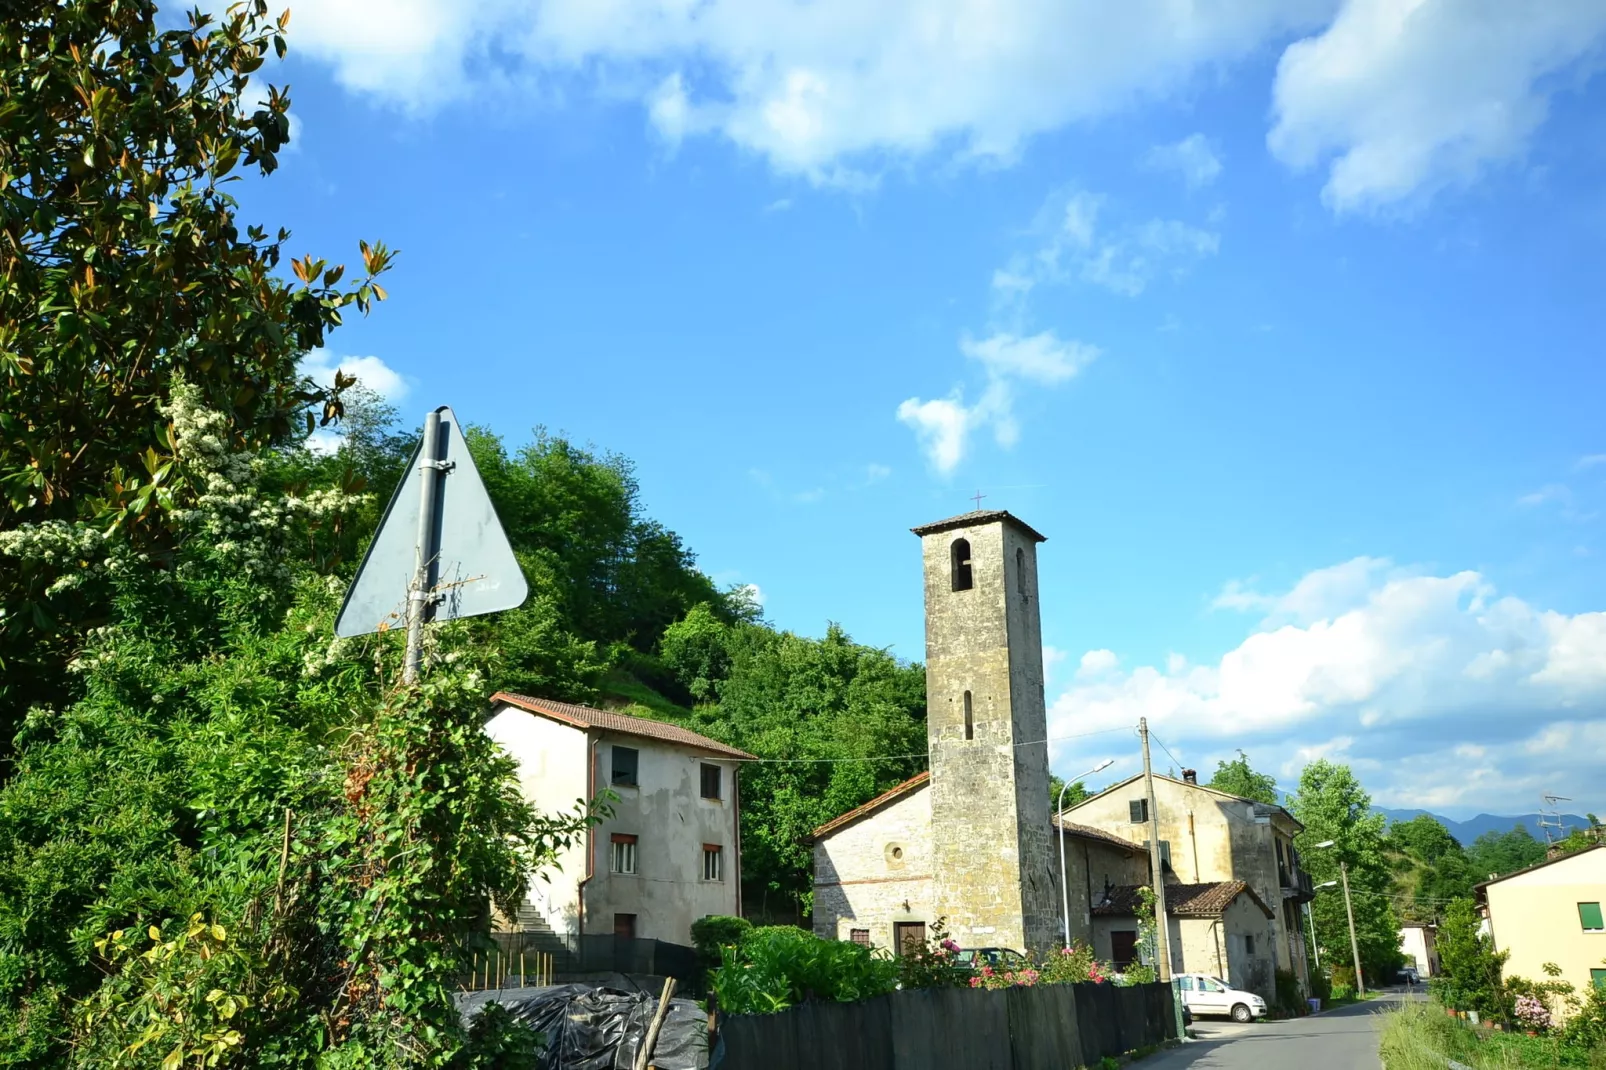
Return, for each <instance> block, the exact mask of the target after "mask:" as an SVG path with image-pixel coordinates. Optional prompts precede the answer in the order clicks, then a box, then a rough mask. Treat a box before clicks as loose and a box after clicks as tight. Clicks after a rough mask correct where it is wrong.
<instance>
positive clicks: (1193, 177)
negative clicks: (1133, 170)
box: [1143, 134, 1221, 189]
mask: <svg viewBox="0 0 1606 1070" xmlns="http://www.w3.org/2000/svg"><path fill="white" fill-rule="evenodd" d="M1143 162H1144V163H1145V164H1147V165H1148V166H1149V167H1151V168H1153V169H1155V170H1156V171H1175V172H1176V173H1177V174H1179V175H1181V176H1182V181H1183V182H1184V183H1186V184H1187V186H1188V188H1189V189H1197V188H1198V187H1200V186H1208V185H1209V184H1210V183H1212V182H1214V181H1215V180H1216V179H1217V178H1219V177H1221V157H1220V156H1219V155H1217V154H1216V150H1215V148H1214V147H1213V146H1211V144H1210V141H1209V139H1208V138H1206V137H1205V136H1204V135H1203V134H1189V135H1188V136H1187V137H1185V138H1183V139H1182V140H1181V141H1178V142H1176V143H1175V144H1172V145H1156V146H1155V147H1154V148H1152V149H1150V150H1149V151H1148V153H1147V154H1146V155H1145V156H1144V157H1143Z"/></svg>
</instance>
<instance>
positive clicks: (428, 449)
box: [402, 411, 446, 685]
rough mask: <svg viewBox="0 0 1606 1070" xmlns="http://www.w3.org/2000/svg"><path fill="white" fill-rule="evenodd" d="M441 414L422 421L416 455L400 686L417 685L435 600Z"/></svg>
mask: <svg viewBox="0 0 1606 1070" xmlns="http://www.w3.org/2000/svg"><path fill="white" fill-rule="evenodd" d="M440 430H441V414H440V413H439V412H438V411H436V412H431V413H430V414H429V415H428V416H425V417H424V443H423V447H422V448H421V449H420V450H419V453H418V467H419V469H420V471H419V477H420V478H419V481H418V482H419V488H420V489H419V495H418V503H419V504H418V540H417V542H416V544H415V546H416V556H415V558H414V566H413V582H412V583H411V584H409V585H408V587H407V655H406V660H405V661H404V662H403V663H402V683H404V684H407V685H412V684H414V683H417V682H418V668H419V665H420V663H422V661H423V659H424V616H425V613H426V612H427V610H428V607H429V603H430V602H431V601H433V600H434V594H433V592H432V591H431V590H430V587H431V586H432V585H431V583H430V570H431V567H432V566H433V565H434V563H435V555H436V553H437V551H438V549H439V548H438V547H437V546H436V545H435V503H436V501H437V500H438V499H439V497H440V477H441V476H442V475H444V474H445V468H446V466H445V465H443V464H442V463H441V461H440Z"/></svg>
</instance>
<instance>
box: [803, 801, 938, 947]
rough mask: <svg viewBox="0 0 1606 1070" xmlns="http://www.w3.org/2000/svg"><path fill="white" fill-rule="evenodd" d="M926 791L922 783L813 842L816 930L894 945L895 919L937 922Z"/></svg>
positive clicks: (830, 935)
mask: <svg viewBox="0 0 1606 1070" xmlns="http://www.w3.org/2000/svg"><path fill="white" fill-rule="evenodd" d="M931 894H932V893H931V789H930V787H929V786H928V787H922V788H920V789H919V790H917V791H914V792H911V793H910V794H908V795H905V796H904V797H902V798H900V799H897V800H896V801H894V802H892V803H890V804H888V805H887V806H885V807H883V808H882V809H880V810H877V811H876V812H875V813H873V814H871V815H870V816H868V817H865V818H863V819H861V820H859V821H855V822H854V823H853V824H851V825H848V826H847V827H846V828H841V829H838V830H837V831H836V832H834V833H832V834H831V835H829V836H827V837H826V838H824V839H822V840H820V841H819V842H817V843H816V844H815V845H814V933H815V935H816V936H820V937H823V938H825V939H827V940H847V939H850V938H851V937H852V935H853V930H854V929H865V930H868V931H869V933H870V943H871V944H872V945H873V946H875V947H884V948H889V949H891V948H893V946H894V945H893V939H892V926H893V925H894V924H895V923H897V922H911V921H918V922H924V923H925V924H926V925H927V927H928V929H929V927H930V926H931V925H932V924H933V923H934V922H935V921H936V920H937V918H936V915H935V914H934V913H933V912H932V898H931Z"/></svg>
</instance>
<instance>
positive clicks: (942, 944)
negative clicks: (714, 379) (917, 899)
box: [898, 918, 966, 988]
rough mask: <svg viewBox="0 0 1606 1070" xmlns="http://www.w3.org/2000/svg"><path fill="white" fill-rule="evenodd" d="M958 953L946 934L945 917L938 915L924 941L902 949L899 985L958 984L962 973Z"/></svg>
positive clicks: (960, 981) (964, 976)
mask: <svg viewBox="0 0 1606 1070" xmlns="http://www.w3.org/2000/svg"><path fill="white" fill-rule="evenodd" d="M958 956H959V945H958V944H957V943H955V942H954V941H953V940H952V939H950V938H949V936H948V919H946V918H938V919H937V920H936V922H935V923H933V924H932V926H931V935H930V936H929V937H928V938H927V939H926V940H925V942H923V943H921V944H917V945H913V946H910V947H907V948H905V949H904V953H903V957H902V958H900V959H899V960H898V967H899V969H898V974H899V976H898V983H899V985H900V986H901V987H903V988H958V987H961V986H962V985H964V984H965V980H966V973H965V969H964V967H963V966H961V965H959V961H958Z"/></svg>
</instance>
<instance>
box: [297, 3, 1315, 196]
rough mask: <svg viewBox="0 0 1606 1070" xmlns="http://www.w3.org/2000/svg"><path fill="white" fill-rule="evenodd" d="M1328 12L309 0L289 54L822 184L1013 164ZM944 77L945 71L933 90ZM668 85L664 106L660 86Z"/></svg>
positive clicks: (1263, 7) (1301, 6) (398, 89)
mask: <svg viewBox="0 0 1606 1070" xmlns="http://www.w3.org/2000/svg"><path fill="white" fill-rule="evenodd" d="M1330 7H1331V0H1238V2H1235V3H1203V4H1178V3H1176V2H1174V0H1128V2H1126V3H1121V4H1109V3H1106V2H1105V0H998V2H995V3H989V4H977V3H974V2H973V0H884V2H881V3H874V4H866V3H862V2H860V0H813V2H810V3H799V2H797V0H701V2H696V3H693V2H688V0H481V2H479V3H474V4H463V3H454V2H452V0H307V2H306V3H303V4H299V5H297V7H296V15H295V23H294V25H293V26H292V29H293V30H294V36H293V38H292V42H293V44H294V46H295V48H296V49H297V50H298V51H301V52H304V53H307V54H310V55H312V56H314V57H317V58H320V59H323V60H325V61H327V62H329V63H330V64H332V65H333V67H334V69H335V73H336V77H337V78H338V79H339V80H340V81H341V82H342V83H343V84H345V85H346V86H348V87H349V88H351V89H353V90H356V91H360V92H367V93H371V94H376V95H378V96H380V97H382V98H385V99H388V100H391V101H394V102H397V103H399V104H401V105H402V106H404V107H407V108H413V109H421V108H427V107H429V106H431V105H433V104H435V103H437V102H439V101H440V100H442V99H450V98H453V97H462V96H466V95H468V94H469V93H470V92H472V91H475V90H478V89H482V88H483V87H484V86H486V85H487V84H488V85H491V86H493V87H501V88H503V89H504V91H508V92H525V93H549V94H552V95H557V94H559V93H561V92H562V91H564V90H565V89H566V88H568V87H569V86H570V85H573V84H575V83H578V84H580V85H581V86H583V87H586V88H595V89H596V90H597V91H599V92H602V93H605V94H610V95H618V96H624V97H627V98H628V97H631V96H634V97H635V98H636V99H639V100H642V101H643V102H644V103H646V105H647V109H648V113H649V120H650V121H651V122H652V123H654V124H655V125H656V126H657V127H658V129H659V130H660V132H661V133H663V134H664V135H665V136H667V137H671V138H675V137H680V136H685V135H686V134H688V133H693V132H696V133H702V132H707V133H713V134H717V135H719V136H721V137H723V138H726V139H728V140H729V141H731V142H733V143H735V144H737V145H739V146H741V147H742V148H745V149H748V150H750V151H753V152H755V153H758V154H759V155H761V156H763V157H764V158H766V159H767V160H768V161H769V162H770V164H771V166H772V167H774V168H775V169H776V170H777V171H781V172H786V173H795V174H804V175H808V176H810V177H811V178H813V179H814V180H816V181H833V180H835V179H838V178H840V177H842V176H845V175H851V174H852V173H853V172H854V170H855V167H854V165H855V163H863V162H868V163H872V164H874V163H877V162H882V161H886V160H891V159H899V158H901V159H909V158H915V157H919V156H923V155H926V154H931V153H942V154H945V155H947V154H951V155H956V156H959V157H962V158H963V157H991V158H1009V157H1011V156H1012V155H1013V154H1014V153H1016V151H1017V150H1018V149H1019V147H1020V146H1021V144H1022V142H1024V141H1025V140H1026V139H1028V138H1030V137H1032V136H1033V135H1035V134H1039V133H1042V132H1045V131H1049V130H1054V129H1057V128H1059V127H1061V126H1064V125H1065V124H1067V123H1071V122H1075V121H1078V120H1084V119H1089V118H1095V117H1098V116H1103V115H1108V114H1110V113H1112V112H1116V111H1119V110H1121V109H1124V108H1127V107H1129V106H1131V105H1133V104H1135V103H1137V102H1140V101H1143V100H1146V99H1153V98H1158V97H1162V96H1164V95H1165V94H1167V93H1169V92H1171V91H1173V90H1175V89H1177V88H1179V87H1181V86H1184V85H1186V84H1187V83H1188V82H1189V81H1190V80H1191V79H1192V78H1193V77H1194V75H1195V74H1196V72H1198V71H1200V70H1201V69H1204V68H1209V67H1212V66H1215V65H1217V64H1220V63H1222V62H1226V61H1231V60H1233V59H1236V58H1238V57H1241V56H1244V55H1246V54H1248V53H1250V52H1252V51H1253V50H1254V49H1255V48H1257V47H1258V46H1260V45H1261V44H1263V43H1264V42H1265V41H1266V40H1268V39H1270V38H1275V37H1277V36H1281V35H1284V34H1286V33H1288V32H1290V31H1302V30H1305V29H1314V28H1316V27H1318V26H1320V25H1322V21H1323V17H1324V16H1325V15H1326V13H1327V11H1328V10H1329V9H1330ZM935 72H940V74H938V73H935ZM671 79H672V80H674V81H672V82H668V83H667V84H669V85H670V86H671V90H670V91H669V92H667V93H666V92H665V91H664V89H665V86H666V80H671Z"/></svg>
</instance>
